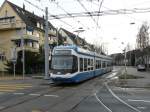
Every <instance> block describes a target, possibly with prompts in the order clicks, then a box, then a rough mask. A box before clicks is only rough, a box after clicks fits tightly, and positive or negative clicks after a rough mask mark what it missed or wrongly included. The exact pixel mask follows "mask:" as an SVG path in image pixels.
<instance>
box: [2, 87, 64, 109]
mask: <svg viewBox="0 0 150 112" xmlns="http://www.w3.org/2000/svg"><path fill="white" fill-rule="evenodd" d="M52 88H53V89H52ZM51 89H52V90H49V88H46V89H44V90H43V88H42V89H40V91H39V89H38V90H36V89H35V91H31V92H28V93H26V94H24V95H21V96H17V98H24V97H28V94H36V93H37V92H42V91H44V92H43V93H42V94H40V95H38V96H32V97H31V98H27V99H24V100H21V101H18V103H14V104H12V105H7V106H4V107H3V108H1V109H0V111H4V110H7V109H10V108H12V107H15V106H18V105H21V104H23V103H27V102H29V101H32V100H34V99H37V98H40V97H42V96H43V95H44V94H48V93H50V92H51V93H54V92H56V91H60V90H62V89H64V87H51ZM45 91H46V92H45ZM15 98H16V97H15ZM13 99H14V98H13ZM13 99H11V100H13ZM6 101H8V100H6ZM6 101H5V102H6ZM5 102H3V103H5ZM0 104H1V103H0Z"/></svg>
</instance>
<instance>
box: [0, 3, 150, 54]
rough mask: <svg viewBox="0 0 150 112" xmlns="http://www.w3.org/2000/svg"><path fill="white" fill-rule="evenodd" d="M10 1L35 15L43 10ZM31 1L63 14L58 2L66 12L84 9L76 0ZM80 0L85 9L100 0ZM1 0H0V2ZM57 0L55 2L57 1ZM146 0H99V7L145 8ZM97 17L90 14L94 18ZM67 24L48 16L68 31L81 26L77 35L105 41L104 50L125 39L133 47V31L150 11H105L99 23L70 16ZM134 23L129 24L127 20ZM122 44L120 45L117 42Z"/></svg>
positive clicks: (113, 50)
mask: <svg viewBox="0 0 150 112" xmlns="http://www.w3.org/2000/svg"><path fill="white" fill-rule="evenodd" d="M9 1H10V2H12V3H14V4H16V5H19V6H20V7H22V5H23V3H24V4H25V5H26V9H27V10H29V11H31V12H33V11H34V13H35V14H37V15H39V16H42V15H43V14H44V13H43V12H41V11H40V10H38V9H36V8H34V7H33V6H32V5H30V4H28V3H27V2H25V1H24V0H9ZM29 1H30V2H32V3H33V4H36V5H37V6H39V7H40V8H43V9H44V8H45V7H46V6H47V7H48V8H49V13H50V14H54V15H55V14H65V12H64V11H63V10H62V9H61V8H60V7H59V6H61V7H62V8H63V9H65V11H67V12H68V13H74V12H85V10H84V9H83V7H82V6H81V5H80V4H79V2H78V1H77V0H55V1H56V3H55V2H50V0H40V2H39V0H29ZM80 1H81V3H83V4H84V6H85V7H86V9H88V11H98V10H99V4H100V2H101V0H99V1H98V0H92V2H90V0H89V1H88V0H80ZM3 2H4V0H0V5H1V4H2V3H3ZM57 3H58V5H57ZM149 7H150V0H103V4H102V8H101V11H106V10H110V9H133V8H149ZM97 18H98V17H94V19H95V20H96V21H97ZM63 20H64V21H66V22H67V23H68V24H70V25H71V27H70V26H68V25H67V24H64V23H62V22H60V21H59V20H51V21H50V22H51V23H52V24H53V25H54V26H55V27H58V28H59V27H63V28H65V29H67V30H69V31H71V32H73V31H75V30H77V29H78V28H79V27H83V29H84V30H85V31H84V32H82V33H80V34H79V36H80V37H82V38H85V39H86V40H87V41H88V42H89V43H92V44H93V43H94V44H97V45H99V44H101V43H105V44H104V45H105V47H106V48H107V50H108V53H109V54H111V53H117V52H122V49H124V47H125V46H126V45H127V43H129V44H130V45H131V48H132V49H133V48H135V41H136V35H137V33H138V30H139V28H140V26H141V24H142V23H143V22H144V21H147V22H148V24H149V21H150V13H143V14H130V15H129V14H128V15H127V14H124V15H105V16H100V17H99V21H98V23H99V26H100V28H97V27H96V24H95V23H94V22H93V20H92V19H91V18H90V17H86V18H81V17H80V18H71V19H63ZM132 22H134V23H135V24H133V25H131V24H130V23H132ZM122 42H124V43H125V44H124V45H122V44H121V43H122Z"/></svg>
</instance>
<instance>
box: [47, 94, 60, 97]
mask: <svg viewBox="0 0 150 112" xmlns="http://www.w3.org/2000/svg"><path fill="white" fill-rule="evenodd" d="M44 96H49V97H59V96H58V95H48V94H46V95H44Z"/></svg>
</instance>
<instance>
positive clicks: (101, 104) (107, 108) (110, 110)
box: [94, 93, 112, 112]
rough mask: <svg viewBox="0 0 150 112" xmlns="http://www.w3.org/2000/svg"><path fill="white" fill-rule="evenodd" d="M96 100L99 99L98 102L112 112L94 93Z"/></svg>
mask: <svg viewBox="0 0 150 112" xmlns="http://www.w3.org/2000/svg"><path fill="white" fill-rule="evenodd" d="M94 96H95V98H96V99H97V101H98V102H99V103H100V104H101V105H102V106H103V107H104V108H106V110H108V112H112V111H111V110H110V109H109V108H108V107H107V106H106V105H105V104H104V103H103V102H102V101H101V100H100V99H99V98H98V96H97V94H96V93H94Z"/></svg>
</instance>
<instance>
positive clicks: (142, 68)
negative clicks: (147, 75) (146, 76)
mask: <svg viewBox="0 0 150 112" xmlns="http://www.w3.org/2000/svg"><path fill="white" fill-rule="evenodd" d="M145 70H146V66H145V65H144V64H139V65H137V71H145Z"/></svg>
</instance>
